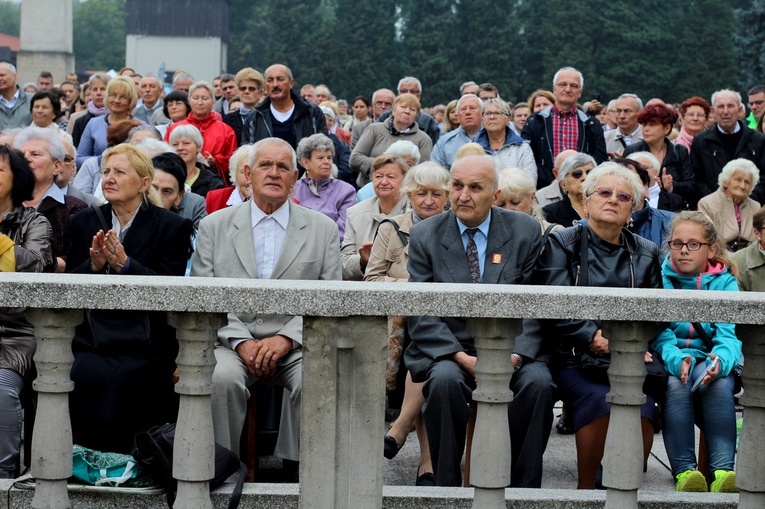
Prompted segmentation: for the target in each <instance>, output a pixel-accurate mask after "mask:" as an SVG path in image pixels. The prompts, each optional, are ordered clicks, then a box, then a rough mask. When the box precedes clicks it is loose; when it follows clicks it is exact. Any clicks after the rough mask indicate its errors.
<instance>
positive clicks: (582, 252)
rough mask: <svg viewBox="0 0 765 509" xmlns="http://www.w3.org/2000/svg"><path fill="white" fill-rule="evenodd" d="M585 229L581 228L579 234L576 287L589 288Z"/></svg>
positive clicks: (587, 242) (587, 245)
mask: <svg viewBox="0 0 765 509" xmlns="http://www.w3.org/2000/svg"><path fill="white" fill-rule="evenodd" d="M587 237H588V232H587V227H586V226H582V229H581V230H580V232H579V274H578V277H577V283H576V286H589V284H590V271H589V265H588V251H589V239H588V238H587Z"/></svg>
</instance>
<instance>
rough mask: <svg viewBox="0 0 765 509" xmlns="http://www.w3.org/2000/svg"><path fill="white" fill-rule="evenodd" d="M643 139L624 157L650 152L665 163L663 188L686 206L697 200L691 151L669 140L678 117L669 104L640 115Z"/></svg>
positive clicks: (631, 147) (660, 105) (627, 149)
mask: <svg viewBox="0 0 765 509" xmlns="http://www.w3.org/2000/svg"><path fill="white" fill-rule="evenodd" d="M638 122H639V123H640V125H641V126H642V128H643V139H642V140H641V141H638V142H637V143H633V144H632V145H630V146H628V147H627V148H626V149H625V150H624V157H627V156H628V155H630V154H632V153H635V152H650V153H651V154H653V155H654V157H656V159H658V160H659V161H661V172H660V173H659V185H660V186H661V187H662V188H663V189H664V190H665V191H667V192H670V193H676V194H678V195H680V196H681V197H682V198H683V200H684V201H685V202H686V203H694V202H695V201H694V200H693V170H692V169H691V161H690V158H689V156H688V149H687V148H685V146H683V145H674V144H672V142H671V141H670V140H669V137H668V136H669V133H671V132H672V126H674V125H675V122H677V114H676V113H675V112H674V111H672V109H671V108H670V107H668V106H667V105H665V104H649V105H648V106H646V107H645V108H643V109H642V110H640V113H639V114H638Z"/></svg>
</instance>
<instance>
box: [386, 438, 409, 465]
mask: <svg viewBox="0 0 765 509" xmlns="http://www.w3.org/2000/svg"><path fill="white" fill-rule="evenodd" d="M402 447H404V444H401V445H398V442H396V439H395V438H393V437H392V436H390V435H385V449H383V455H385V457H386V458H388V459H389V460H392V459H393V458H395V457H396V454H398V451H400V450H401V448H402Z"/></svg>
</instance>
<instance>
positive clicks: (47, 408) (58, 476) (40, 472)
mask: <svg viewBox="0 0 765 509" xmlns="http://www.w3.org/2000/svg"><path fill="white" fill-rule="evenodd" d="M27 319H28V320H29V323H31V324H32V325H34V328H35V337H36V338H37V351H36V352H35V356H34V361H35V365H36V366H37V379H36V380H35V381H34V382H33V384H32V387H33V388H34V390H36V391H37V393H38V394H37V417H36V419H35V426H34V432H33V437H32V458H31V460H32V461H31V465H32V475H34V477H35V478H36V479H37V486H36V489H35V496H34V499H33V500H32V507H33V508H35V509H68V508H69V507H71V505H70V502H69V494H68V493H67V490H66V481H67V479H69V477H70V476H71V475H72V422H71V419H70V418H69V393H70V392H72V389H74V382H72V380H71V378H69V374H70V372H71V371H72V363H73V362H74V355H73V354H72V338H73V337H74V328H75V327H76V326H77V325H78V324H80V322H82V310H79V309H76V310H70V309H33V308H30V309H28V310H27Z"/></svg>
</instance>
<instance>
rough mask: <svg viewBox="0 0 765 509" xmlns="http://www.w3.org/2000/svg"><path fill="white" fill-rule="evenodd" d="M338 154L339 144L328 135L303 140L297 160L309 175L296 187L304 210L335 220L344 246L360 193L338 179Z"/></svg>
mask: <svg viewBox="0 0 765 509" xmlns="http://www.w3.org/2000/svg"><path fill="white" fill-rule="evenodd" d="M334 154H335V144H334V143H333V142H332V140H331V139H329V138H328V137H327V136H326V135H324V134H321V133H318V134H314V135H312V136H309V137H307V138H303V139H302V140H300V143H298V147H297V157H298V159H299V160H300V164H301V165H303V168H305V175H304V176H303V178H301V179H300V180H298V181H297V183H296V184H295V190H294V192H293V196H294V197H295V198H296V199H297V200H298V201H299V202H300V204H301V205H303V206H304V207H307V208H309V209H312V210H315V211H317V212H321V213H322V214H324V215H325V216H327V217H329V218H330V219H332V220H333V221H334V222H335V223H336V224H337V230H338V233H339V234H340V242H341V243H342V242H343V238H344V237H345V218H346V214H347V212H348V209H349V208H350V207H351V206H352V205H353V204H354V203H356V190H355V189H354V188H353V186H352V185H350V184H348V183H347V182H343V181H342V180H339V179H337V178H335V177H336V175H337V167H335V166H334V165H333V164H332V156H333V155H334Z"/></svg>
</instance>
